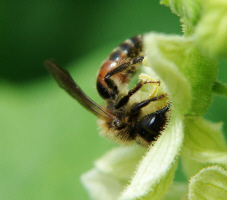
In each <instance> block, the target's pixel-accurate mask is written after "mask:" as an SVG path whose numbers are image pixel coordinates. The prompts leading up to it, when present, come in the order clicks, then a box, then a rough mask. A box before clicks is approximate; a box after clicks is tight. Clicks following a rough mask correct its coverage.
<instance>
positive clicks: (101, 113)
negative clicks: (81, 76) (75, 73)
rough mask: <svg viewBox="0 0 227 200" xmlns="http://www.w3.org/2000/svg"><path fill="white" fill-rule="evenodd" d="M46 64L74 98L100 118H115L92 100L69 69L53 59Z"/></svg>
mask: <svg viewBox="0 0 227 200" xmlns="http://www.w3.org/2000/svg"><path fill="white" fill-rule="evenodd" d="M44 64H45V67H46V68H47V70H48V71H49V72H50V74H51V75H52V76H53V77H54V79H55V80H56V81H57V83H58V85H59V86H60V87H61V88H63V89H64V90H65V91H66V92H68V94H69V95H71V96H72V97H73V98H74V99H76V100H77V101H78V102H79V103H80V104H81V105H82V106H83V107H84V108H86V109H87V110H89V111H91V112H92V113H94V114H95V115H96V116H97V117H99V118H102V119H105V120H107V121H112V120H113V118H114V116H113V115H112V114H110V113H109V112H107V111H106V110H105V109H103V108H102V107H101V106H99V105H98V104H96V103H95V102H94V101H92V100H91V99H90V98H89V97H88V96H87V95H86V94H85V93H84V92H83V91H82V90H81V89H80V88H79V86H78V85H77V84H76V83H75V82H74V81H73V79H72V77H71V76H70V74H69V72H68V71H67V70H65V69H63V68H61V67H60V66H59V65H58V64H57V63H56V62H55V61H53V60H50V61H49V60H48V61H45V62H44Z"/></svg>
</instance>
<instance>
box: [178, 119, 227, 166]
mask: <svg viewBox="0 0 227 200" xmlns="http://www.w3.org/2000/svg"><path fill="white" fill-rule="evenodd" d="M221 128H222V123H212V122H209V121H208V120H205V119H203V118H202V117H197V118H196V119H188V120H185V142H184V146H183V149H182V153H183V155H184V156H186V157H188V158H190V159H193V160H195V161H197V162H202V163H207V162H209V163H216V164H224V165H225V166H227V146H226V143H225V139H224V136H223V133H222V131H221Z"/></svg>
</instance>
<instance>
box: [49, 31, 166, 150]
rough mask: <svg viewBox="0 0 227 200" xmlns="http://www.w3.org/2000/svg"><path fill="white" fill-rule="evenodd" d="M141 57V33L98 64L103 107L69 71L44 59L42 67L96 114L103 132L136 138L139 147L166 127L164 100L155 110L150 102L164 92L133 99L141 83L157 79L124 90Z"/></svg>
mask: <svg viewBox="0 0 227 200" xmlns="http://www.w3.org/2000/svg"><path fill="white" fill-rule="evenodd" d="M143 60H144V50H143V37H142V36H141V35H138V36H135V37H132V38H130V39H128V40H126V41H124V42H123V43H121V44H120V45H119V46H118V47H117V48H115V49H114V50H113V51H112V52H111V53H110V55H109V56H108V57H107V59H106V60H105V61H104V62H103V64H102V65H101V68H100V70H99V72H98V76H97V82H96V87H97V91H98V93H99V95H100V96H101V97H102V98H103V99H104V100H105V102H106V104H105V105H104V106H100V105H98V104H97V103H95V102H94V101H93V100H92V99H90V98H89V97H88V96H87V95H86V94H85V93H84V92H83V91H82V90H81V89H80V87H79V86H78V85H77V83H76V82H75V81H74V80H73V78H72V77H71V76H70V74H69V72H68V71H66V70H65V69H63V68H61V67H60V66H59V65H58V64H57V63H56V62H55V61H53V60H50V61H45V66H46V68H47V70H48V71H49V72H50V74H51V75H52V76H53V77H54V79H55V80H56V81H57V83H58V84H59V86H60V87H61V88H63V89H64V90H65V91H66V92H67V93H68V94H69V95H71V96H72V97H73V98H74V99H76V100H77V101H78V102H79V103H80V104H81V105H82V106H83V107H84V108H86V109H87V110H89V111H90V112H92V113H93V114H95V115H96V116H97V117H98V119H99V126H100V127H101V130H102V132H101V133H102V134H103V135H105V136H107V137H108V138H111V139H114V140H116V141H117V142H120V143H121V142H123V143H130V142H133V141H136V142H137V143H139V144H141V145H142V146H149V145H151V143H152V142H153V141H155V140H157V138H158V136H159V135H160V133H161V132H162V131H163V130H164V129H165V127H166V124H167V122H168V118H169V117H168V111H169V109H170V103H168V101H165V103H164V105H163V104H161V105H162V107H160V106H159V107H158V106H157V109H156V106H155V105H153V106H152V105H151V104H152V103H153V104H154V103H155V102H157V101H161V100H163V99H165V98H167V95H166V94H160V95H157V94H152V95H151V96H149V97H148V98H147V99H144V100H141V101H139V102H138V100H136V99H137V98H133V97H135V96H136V94H137V93H139V91H140V90H141V88H142V87H143V86H144V85H146V84H155V85H160V81H154V80H152V79H147V80H139V81H138V83H137V84H136V85H135V86H134V87H133V88H132V89H127V86H128V83H129V82H130V80H131V79H132V77H133V76H134V75H135V73H136V72H137V71H138V70H139V69H140V66H141V63H142V62H143ZM132 99H134V100H132ZM149 106H150V107H153V111H151V112H149V110H150V109H149V108H148V107H149Z"/></svg>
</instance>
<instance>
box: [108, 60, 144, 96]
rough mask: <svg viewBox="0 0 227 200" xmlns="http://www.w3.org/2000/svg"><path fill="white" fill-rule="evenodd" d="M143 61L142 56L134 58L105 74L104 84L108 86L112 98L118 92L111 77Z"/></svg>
mask: <svg viewBox="0 0 227 200" xmlns="http://www.w3.org/2000/svg"><path fill="white" fill-rule="evenodd" d="M143 59H144V56H141V57H137V58H134V59H132V60H130V61H128V62H125V63H123V64H121V65H119V66H118V67H116V68H115V69H113V70H112V71H110V72H109V73H107V75H106V76H105V78H104V80H105V82H106V84H107V85H108V87H109V88H110V89H111V90H112V94H113V97H115V96H116V95H117V94H118V93H119V91H118V87H117V85H116V84H115V82H114V81H113V80H112V79H111V76H113V75H115V74H118V73H121V72H123V71H124V70H126V69H128V68H130V67H131V66H132V65H135V64H137V63H141V62H142V61H143Z"/></svg>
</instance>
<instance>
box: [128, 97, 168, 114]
mask: <svg viewBox="0 0 227 200" xmlns="http://www.w3.org/2000/svg"><path fill="white" fill-rule="evenodd" d="M166 96H167V94H163V95H160V96H158V97H154V98H150V99H147V100H144V101H141V102H140V103H136V104H134V105H133V107H132V109H131V115H132V116H134V115H137V114H138V113H139V112H140V110H141V109H142V108H143V107H145V106H147V105H148V104H149V103H150V102H152V101H157V100H160V99H163V98H164V97H166Z"/></svg>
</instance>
